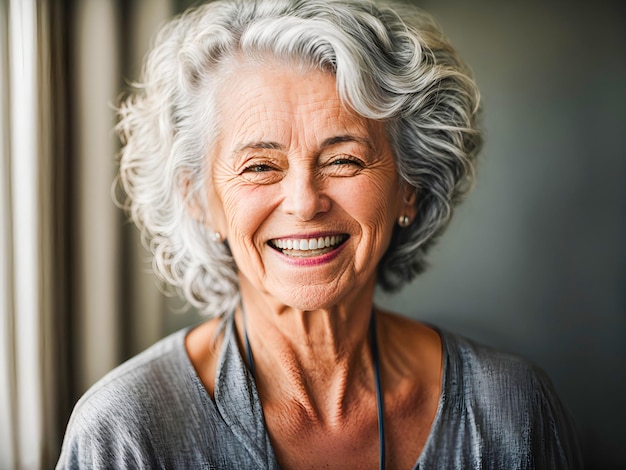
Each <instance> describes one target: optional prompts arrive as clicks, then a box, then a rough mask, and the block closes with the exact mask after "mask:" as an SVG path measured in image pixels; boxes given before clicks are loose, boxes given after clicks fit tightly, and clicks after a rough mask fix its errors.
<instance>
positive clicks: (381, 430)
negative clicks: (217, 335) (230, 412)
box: [241, 306, 386, 470]
mask: <svg viewBox="0 0 626 470" xmlns="http://www.w3.org/2000/svg"><path fill="white" fill-rule="evenodd" d="M241 311H242V313H243V339H244V342H245V347H246V356H247V357H248V366H249V368H250V373H251V374H252V378H253V379H255V372H254V358H253V357H252V349H251V348H250V340H249V339H248V328H247V326H246V313H245V310H244V309H243V306H242V307H241ZM369 336H370V342H371V344H372V361H373V362H374V381H375V384H376V409H377V413H378V445H379V464H378V468H380V470H384V469H385V461H386V458H385V416H384V408H383V394H382V385H381V380H380V358H379V357H378V339H377V337H376V314H375V312H374V307H372V314H371V316H370V323H369ZM255 380H256V379H255Z"/></svg>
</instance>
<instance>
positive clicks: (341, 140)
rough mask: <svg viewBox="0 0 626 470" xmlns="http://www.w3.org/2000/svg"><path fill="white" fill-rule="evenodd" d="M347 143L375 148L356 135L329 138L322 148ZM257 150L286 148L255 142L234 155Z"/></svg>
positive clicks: (267, 142) (279, 145)
mask: <svg viewBox="0 0 626 470" xmlns="http://www.w3.org/2000/svg"><path fill="white" fill-rule="evenodd" d="M345 142H356V143H357V144H361V145H365V146H366V147H368V148H369V149H372V148H373V145H372V142H371V141H370V140H369V139H366V138H363V137H358V136H354V135H349V134H346V135H337V136H334V137H329V138H328V139H325V140H324V141H323V142H322V145H321V146H320V148H322V149H324V148H326V147H331V146H333V145H337V144H342V143H345ZM257 149H261V150H285V146H284V145H283V144H281V143H279V142H272V141H264V140H261V141H255V142H248V143H246V144H243V145H241V146H239V147H237V149H236V150H235V152H234V154H237V153H240V152H243V151H244V150H257Z"/></svg>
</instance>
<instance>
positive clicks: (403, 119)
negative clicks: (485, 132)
mask: <svg viewBox="0 0 626 470" xmlns="http://www.w3.org/2000/svg"><path fill="white" fill-rule="evenodd" d="M266 56H270V57H272V58H274V59H277V60H280V61H285V62H286V63H289V64H293V65H297V66H304V67H310V68H313V69H318V70H323V71H326V72H328V73H332V74H333V75H334V76H335V78H336V83H337V90H338V93H339V96H340V97H341V99H342V101H343V102H344V103H345V104H346V105H347V106H349V107H350V108H351V109H353V110H354V111H355V112H357V113H359V114H361V115H362V116H364V117H367V118H370V119H376V120H381V121H384V122H385V125H386V129H387V133H388V136H389V139H390V142H391V145H392V148H393V151H394V155H395V160H396V165H397V169H398V173H399V175H400V177H401V179H402V180H403V181H404V182H405V183H407V184H408V185H410V186H411V187H413V188H415V191H416V196H417V197H416V198H415V199H416V204H417V216H416V218H415V219H414V220H413V221H412V223H411V225H410V226H409V227H406V228H400V227H398V226H396V227H395V229H394V233H393V236H392V240H391V244H390V246H389V248H388V250H387V252H386V253H385V255H384V256H383V258H382V260H381V261H380V264H379V267H378V277H377V281H378V284H379V285H380V286H381V287H382V288H383V289H385V290H387V291H392V290H394V289H397V288H399V287H401V286H402V285H403V284H404V283H406V282H408V281H410V280H411V279H413V278H414V277H415V276H416V275H417V274H419V273H420V272H421V271H423V269H424V268H425V265H426V263H425V255H426V253H427V251H428V249H429V248H430V247H431V246H432V245H433V243H434V242H435V241H436V239H437V238H438V237H439V236H440V235H441V233H442V232H443V231H444V229H445V228H446V226H447V225H448V223H449V221H450V218H451V216H452V212H453V209H454V207H455V205H456V204H458V203H459V202H460V200H461V199H462V197H463V196H464V194H465V193H466V192H467V191H468V190H469V189H470V187H471V186H472V183H473V180H474V165H475V160H476V155H477V153H478V151H479V150H480V147H481V144H482V136H481V133H480V131H479V129H478V127H477V116H478V113H479V101H480V99H479V93H478V90H477V88H476V86H475V84H474V81H473V80H472V78H471V75H470V73H469V71H468V69H467V67H466V66H465V65H464V63H463V62H462V61H461V60H460V58H459V57H458V55H457V54H456V52H455V50H454V49H453V48H452V47H451V45H450V44H449V43H448V42H447V40H446V39H445V38H444V36H443V35H442V33H441V31H440V30H439V29H438V27H437V26H436V25H435V24H434V22H433V21H432V19H431V18H430V17H429V16H428V15H426V14H425V13H423V12H422V11H420V10H418V9H416V8H414V7H411V6H409V5H406V4H402V3H398V4H395V5H392V6H390V5H389V4H385V5H379V4H375V3H373V2H371V1H368V0H358V1H354V0H253V1H250V0H219V1H215V2H212V3H209V4H206V5H203V6H199V7H196V8H193V9H190V10H188V11H186V12H185V13H183V14H182V15H181V16H179V17H177V18H175V19H174V20H172V21H171V22H169V23H167V24H166V25H165V26H164V27H163V28H162V30H161V31H160V33H159V34H158V36H157V38H156V43H155V45H154V47H153V49H152V50H151V52H150V53H149V54H148V56H147V58H146V62H145V64H144V69H143V74H142V75H143V78H142V81H141V82H140V83H136V84H134V87H133V91H132V93H130V94H129V95H127V96H126V97H125V98H124V99H123V101H122V103H121V106H120V108H119V116H120V121H119V124H118V126H117V131H118V133H119V135H120V138H121V141H122V149H121V152H120V173H119V182H120V183H121V186H122V189H123V191H124V193H125V195H126V201H125V207H126V208H127V210H128V211H129V214H130V215H131V217H132V219H133V221H134V222H135V224H136V225H137V226H138V227H139V229H140V231H141V235H142V239H143V240H144V242H145V243H146V244H147V245H148V246H149V248H150V250H151V252H152V253H153V256H154V258H153V266H154V270H155V271H156V273H157V275H158V276H159V277H160V279H161V280H163V281H165V283H166V284H167V285H170V286H173V287H174V289H175V290H177V291H178V292H179V293H181V294H182V295H183V296H184V297H185V298H186V299H187V301H188V302H189V303H190V304H192V305H194V306H196V307H197V308H198V309H199V310H200V311H202V312H204V313H206V314H207V315H210V316H223V315H226V314H228V313H229V312H231V311H233V309H234V307H235V306H236V305H237V303H238V302H239V293H238V280H237V267H236V265H235V263H234V261H233V259H232V256H231V255H230V252H229V250H228V248H227V246H225V245H224V244H222V243H215V241H214V240H213V239H212V236H211V235H212V232H211V230H210V229H209V228H208V226H207V225H209V224H207V223H206V221H203V220H198V218H197V217H194V216H193V215H192V214H190V211H189V210H187V209H188V207H189V206H190V204H195V205H196V207H201V208H202V210H203V211H207V205H206V200H205V199H206V194H207V188H206V187H205V186H206V184H207V181H210V179H209V178H206V175H207V172H209V171H210V162H208V161H207V160H208V159H207V157H206V156H207V155H209V153H210V148H211V146H212V145H213V143H214V141H215V139H216V137H217V135H218V132H219V126H220V123H219V117H218V116H217V113H216V111H215V110H216V106H215V103H216V99H217V95H218V94H219V93H220V87H221V85H222V82H223V77H224V76H225V75H227V74H226V73H225V72H227V68H228V67H229V66H232V65H233V64H236V63H237V62H238V61H239V62H240V61H241V60H250V61H254V60H260V58H261V57H266ZM229 64H230V65H229ZM207 217H209V218H210V214H208V215H207Z"/></svg>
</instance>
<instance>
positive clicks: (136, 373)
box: [58, 0, 580, 469]
mask: <svg viewBox="0 0 626 470" xmlns="http://www.w3.org/2000/svg"><path fill="white" fill-rule="evenodd" d="M478 109H479V96H478V91H477V89H476V87H475V85H474V83H473V81H472V79H471V78H470V76H469V74H468V71H467V69H466V68H465V66H464V65H463V64H462V62H461V61H460V59H459V58H458V57H457V55H456V53H455V51H454V50H453V49H452V47H451V46H450V45H449V44H448V43H447V41H446V40H445V39H444V37H443V36H442V34H441V33H440V32H439V31H438V29H437V28H436V27H435V26H434V25H433V23H432V21H431V20H430V19H429V18H428V17H427V16H426V15H425V14H423V13H421V12H419V11H417V10H415V9H413V8H410V7H408V6H404V5H402V4H400V5H397V6H395V7H393V8H390V7H387V6H376V5H375V4H372V3H369V2H367V1H358V2H357V1H348V0H330V1H329V0H313V1H309V0H307V1H299V0H295V1H294V0H258V1H243V0H221V1H217V2H214V3H210V4H207V5H204V6H200V7H198V8H195V9H192V10H190V11H188V12H186V13H185V14H183V15H182V16H180V17H179V18H177V19H175V20H174V21H172V22H170V23H169V24H167V25H166V26H165V27H164V28H163V30H162V31H161V33H160V35H159V36H158V38H157V41H156V45H155V46H154V49H153V50H152V52H151V53H150V54H149V56H148V58H147V62H146V64H145V69H144V76H143V82H142V83H141V84H139V85H138V86H137V87H136V91H135V93H134V94H132V95H131V96H130V97H128V98H127V99H126V100H125V102H124V103H123V104H122V106H121V109H120V116H121V120H120V124H119V132H120V135H121V138H122V141H123V144H124V146H123V148H122V152H121V164H120V181H121V183H122V185H123V188H124V190H125V192H126V194H127V196H128V201H127V202H128V208H129V210H130V214H131V215H132V218H133V220H134V221H135V223H136V224H137V225H138V227H139V228H140V230H141V233H142V235H143V237H144V238H145V239H147V240H149V242H150V248H151V250H152V252H153V254H154V267H155V270H156V272H157V274H158V275H160V277H161V278H162V279H163V280H165V281H166V282H167V283H168V284H170V285H172V286H174V287H175V288H176V289H177V290H178V291H179V292H181V293H182V294H183V295H184V296H185V297H186V299H187V300H188V301H189V303H191V304H193V305H195V306H196V307H198V308H199V309H201V310H202V311H203V312H205V313H206V315H207V316H208V317H209V319H208V320H207V321H206V322H204V323H203V324H201V325H199V326H196V327H194V328H189V329H186V330H184V331H181V332H178V333H175V334H174V335H172V336H170V337H168V338H166V339H164V340H162V341H160V342H159V343H157V344H156V345H155V346H153V347H151V348H150V349H148V350H147V351H145V352H144V353H143V354H141V355H139V356H137V357H136V358H134V359H132V360H130V361H129V362H127V363H126V364H124V365H122V366H120V367H119V368H117V369H116V370H114V371H113V372H111V373H110V374H109V375H107V376H106V377H105V378H104V379H102V380H101V381H100V382H99V383H98V384H96V385H95V386H94V387H93V388H92V389H91V390H90V391H89V392H88V393H87V394H86V395H85V396H84V397H83V398H82V399H81V401H80V402H79V403H78V404H77V405H76V408H75V410H74V413H73V416H72V418H71V420H70V423H69V426H68V430H67V434H66V437H65V442H64V445H63V450H62V455H61V458H60V461H59V464H58V468H133V469H134V468H279V467H282V468H291V469H303V468H376V467H379V468H383V467H385V466H386V467H388V468H397V469H410V468H425V469H432V468H436V469H440V468H446V469H448V468H481V469H482V468H484V469H529V468H541V469H543V468H550V469H555V468H568V469H569V468H578V467H579V466H580V462H579V457H578V455H579V454H578V449H577V444H576V438H575V431H574V428H573V426H572V423H571V421H570V419H569V417H568V415H567V413H566V412H565V411H564V408H563V406H562V404H561V402H560V401H559V399H558V398H557V397H556V395H555V393H554V391H553V389H552V386H551V384H550V381H549V379H547V378H546V376H545V375H544V373H543V372H542V371H540V370H538V369H537V368H536V367H534V366H532V365H530V364H528V363H527V362H525V361H523V360H521V359H518V358H515V357H511V356H509V355H505V354H502V353H498V352H495V351H492V350H490V349H488V348H485V347H482V346H479V345H476V344H475V343H473V342H471V341H468V340H466V339H463V338H461V337H458V336H455V335H453V334H450V333H448V332H445V331H441V330H438V329H435V328H433V327H430V326H427V325H424V324H421V323H417V322H415V321H412V320H409V319H406V318H403V317H400V316H398V315H395V314H393V313H390V312H384V311H382V310H380V309H379V308H377V307H376V306H375V305H374V303H373V296H374V289H375V286H376V285H379V286H380V287H381V288H382V289H385V290H388V291H391V290H394V289H397V288H399V287H401V286H402V285H403V284H405V283H407V282H408V281H410V280H411V279H413V278H414V277H415V276H416V275H417V274H418V273H419V272H420V271H421V270H422V269H423V268H424V256H425V254H426V252H427V250H428V248H429V247H430V246H431V245H432V244H433V242H434V241H435V239H436V238H437V237H438V236H439V235H440V234H441V233H442V231H443V230H444V228H445V227H446V225H447V224H448V222H449V220H450V217H451V215H452V211H453V208H454V206H455V204H457V203H458V202H459V200H460V199H461V197H462V196H463V195H464V193H465V192H466V191H467V190H468V188H469V187H470V185H471V183H472V179H473V175H474V163H475V158H476V154H477V152H478V150H479V148H480V144H481V135H480V132H479V131H478V130H477V123H476V121H477V112H478Z"/></svg>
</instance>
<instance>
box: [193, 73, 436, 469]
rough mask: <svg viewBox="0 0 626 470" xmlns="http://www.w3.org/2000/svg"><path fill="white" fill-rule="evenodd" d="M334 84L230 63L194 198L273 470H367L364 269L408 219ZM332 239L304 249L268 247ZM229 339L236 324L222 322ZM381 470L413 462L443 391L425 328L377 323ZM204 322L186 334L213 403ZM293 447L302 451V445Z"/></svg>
mask: <svg viewBox="0 0 626 470" xmlns="http://www.w3.org/2000/svg"><path fill="white" fill-rule="evenodd" d="M335 86H336V85H335V79H334V77H333V76H332V75H329V74H326V73H322V72H319V71H312V72H302V71H299V70H298V69H296V68H293V67H289V66H286V65H279V64H276V63H270V64H264V65H263V66H260V65H258V64H243V65H240V66H238V67H237V68H236V70H235V72H234V73H232V75H231V76H230V77H229V79H228V80H227V81H226V85H225V86H224V89H223V90H222V93H221V95H220V96H222V97H223V99H222V102H221V107H220V112H221V118H222V120H221V122H222V133H221V135H220V138H219V141H218V145H217V147H216V150H215V152H214V154H212V155H210V156H208V158H209V159H210V161H211V169H212V171H211V174H210V176H209V178H211V180H210V181H209V182H208V183H209V184H208V185H207V187H209V188H212V190H211V191H210V192H209V193H208V194H207V199H208V204H209V207H210V212H211V214H210V217H211V224H212V227H211V228H213V229H216V230H218V231H219V232H220V233H221V234H222V236H223V237H225V238H226V239H227V240H228V242H229V246H230V248H231V251H232V253H233V256H234V258H235V261H236V263H237V267H238V269H239V279H240V289H241V294H242V299H243V307H244V309H245V312H246V319H245V321H246V324H247V328H248V334H249V338H250V344H251V349H252V351H253V354H254V357H255V367H256V380H257V386H258V390H259V394H260V398H261V402H262V405H263V409H264V413H265V417H266V424H267V428H268V432H269V434H270V438H271V439H272V444H273V447H274V450H275V452H276V455H277V458H278V459H279V462H280V463H281V466H283V467H284V468H320V467H327V468H377V466H378V452H379V450H378V430H377V412H376V399H375V385H374V378H373V364H372V360H371V349H370V344H369V341H368V335H367V333H368V322H369V317H370V314H371V310H372V302H373V294H374V285H375V280H376V266H377V264H378V262H379V260H380V259H381V257H382V255H383V254H384V252H385V250H386V248H387V246H388V244H389V240H390V237H391V233H392V230H393V227H394V224H395V223H396V221H397V220H398V217H400V216H401V215H407V216H409V217H410V218H413V217H414V216H415V201H414V200H412V199H410V196H409V195H410V194H414V192H412V191H410V190H409V189H410V188H403V186H402V185H401V184H400V182H399V179H398V175H397V173H396V168H395V162H394V158H393V154H392V151H391V148H390V145H389V142H388V140H387V137H386V134H385V130H384V126H383V124H382V123H380V122H376V121H371V120H368V119H366V118H363V117H361V116H359V115H357V114H355V113H353V112H352V111H350V110H349V109H347V108H346V107H345V106H344V105H343V104H342V103H341V101H340V100H339V97H338V95H337V92H336V89H335ZM320 236H321V237H322V238H324V237H326V236H329V237H331V236H335V237H339V238H340V239H341V240H344V241H343V243H342V244H340V246H339V245H337V246H336V247H334V248H332V249H331V248H325V249H322V250H317V251H315V250H314V251H308V252H306V251H301V250H299V251H297V252H294V251H288V252H282V251H281V250H278V249H276V247H275V245H276V244H277V242H276V240H279V239H280V240H285V241H286V240H288V239H289V240H293V239H297V240H302V239H310V238H319V237H320ZM235 322H236V325H237V329H238V333H239V336H240V338H239V339H240V344H241V333H242V331H243V313H242V311H241V310H240V311H238V312H236V314H235ZM377 322H378V329H377V335H378V340H379V344H380V355H381V365H382V371H383V374H382V378H383V388H384V399H385V424H386V428H387V442H386V446H387V452H388V461H387V465H388V467H389V468H409V467H411V466H412V465H413V464H414V463H415V461H416V460H417V458H418V456H419V453H420V452H421V449H422V447H423V445H424V443H425V441H426V438H427V436H428V432H429V430H430V427H431V425H432V421H433V419H434V416H435V413H436V408H437V404H438V400H439V394H440V390H441V344H440V339H439V336H438V335H437V333H435V332H434V331H433V330H431V329H429V328H427V327H425V326H423V325H420V324H418V323H415V322H413V321H410V320H407V319H404V318H401V317H399V316H396V315H393V314H388V313H383V312H378V313H377ZM216 328H217V321H215V320H214V321H210V322H207V323H205V324H203V325H202V326H200V327H198V328H196V329H194V330H193V331H192V332H191V333H190V334H189V336H188V338H187V343H186V344H187V350H188V352H189V356H190V358H191V360H192V363H193V364H194V366H195V367H196V370H197V371H198V374H199V376H200V378H201V380H202V381H203V383H204V385H205V387H206V388H207V391H208V392H209V394H212V392H213V383H214V379H215V366H216V360H217V351H218V350H219V342H220V341H221V338H219V337H218V338H217V339H216V338H215V336H214V333H215V331H216ZM303 442H306V445H302V443H303Z"/></svg>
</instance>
